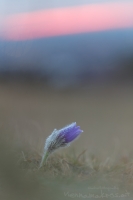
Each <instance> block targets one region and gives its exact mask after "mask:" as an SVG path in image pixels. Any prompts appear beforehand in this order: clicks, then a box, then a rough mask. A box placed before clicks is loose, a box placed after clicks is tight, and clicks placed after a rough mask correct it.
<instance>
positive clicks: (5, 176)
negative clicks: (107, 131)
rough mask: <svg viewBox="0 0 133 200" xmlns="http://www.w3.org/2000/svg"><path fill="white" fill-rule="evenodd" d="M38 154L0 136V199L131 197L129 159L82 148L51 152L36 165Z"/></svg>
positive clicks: (132, 169) (132, 166) (131, 165)
mask: <svg viewBox="0 0 133 200" xmlns="http://www.w3.org/2000/svg"><path fill="white" fill-rule="evenodd" d="M40 160H41V157H40V156H39V155H37V154H36V153H31V152H26V151H21V150H20V149H17V148H16V147H15V146H14V145H13V143H12V144H11V142H10V143H9V141H8V143H7V139H6V140H5V139H3V137H1V138H0V199H2V200H8V199H10V200H18V199H19V200H21V199H25V200H30V199H32V200H34V199H40V200H41V199H50V200H52V199H53V200H54V199H55V200H56V199H57V200H63V199H71V198H74V199H88V198H89V199H95V198H98V199H103V198H105V199H106V198H107V199H112V198H113V199H114V198H119V199H132V197H133V195H132V188H133V161H132V160H131V159H130V160H129V159H128V158H126V157H121V159H120V160H115V161H114V160H112V159H111V158H109V157H108V158H106V160H100V158H99V157H97V156H95V155H90V156H86V151H85V150H84V151H82V152H81V153H80V154H76V153H75V151H71V152H70V153H69V154H66V153H61V152H60V153H56V154H53V155H52V156H51V157H50V158H49V159H48V161H47V163H46V164H45V165H44V166H43V167H42V168H41V169H38V168H39V163H40Z"/></svg>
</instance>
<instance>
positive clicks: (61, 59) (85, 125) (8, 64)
mask: <svg viewBox="0 0 133 200" xmlns="http://www.w3.org/2000/svg"><path fill="white" fill-rule="evenodd" d="M132 11H133V1H132V0H123V1H122V0H119V1H113V0H112V1H111V0H108V1H107V0H106V1H104V0H93V1H91V0H82V1H80V0H76V1H75V0H71V1H70V0H68V1H63V0H51V1H42V0H40V1H39V2H38V1H36V0H32V1H31V0H23V1H16V0H12V1H9V0H5V1H0V128H1V132H3V133H5V134H9V135H15V141H17V145H18V146H19V147H22V148H23V145H24V144H26V146H27V147H30V148H32V150H34V151H37V152H39V153H40V154H41V152H42V148H43V144H44V141H45V139H46V137H47V136H48V135H49V134H50V133H51V132H52V131H53V129H54V128H57V129H59V128H61V127H63V126H65V125H67V124H69V123H71V122H74V121H76V122H77V124H78V125H80V126H81V129H82V130H84V133H83V134H82V136H81V138H80V139H79V140H78V141H76V142H75V143H74V144H73V145H72V146H73V147H74V148H76V150H77V151H81V150H83V149H87V151H88V152H89V153H92V154H93V153H94V154H95V153H96V154H97V155H100V156H103V157H105V158H106V157H107V156H108V155H115V156H119V155H125V156H128V155H130V154H131V155H132V153H133V145H132V134H133V123H132V119H133V12H132ZM73 147H72V148H73Z"/></svg>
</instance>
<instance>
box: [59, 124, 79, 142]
mask: <svg viewBox="0 0 133 200" xmlns="http://www.w3.org/2000/svg"><path fill="white" fill-rule="evenodd" d="M59 132H60V134H59V135H60V136H61V137H63V138H64V142H65V143H70V142H72V141H73V140H74V139H76V138H77V137H78V136H79V135H80V134H81V132H83V131H82V130H81V129H80V126H76V122H74V123H72V124H70V125H68V126H66V127H64V128H63V129H61V130H59Z"/></svg>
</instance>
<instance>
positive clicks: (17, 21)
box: [3, 2, 133, 40]
mask: <svg viewBox="0 0 133 200" xmlns="http://www.w3.org/2000/svg"><path fill="white" fill-rule="evenodd" d="M128 27H129V28H130V27H132V28H133V3H132V2H127V3H124V2H123V3H122V2H121V3H119V2H115V3H103V4H92V5H85V6H77V7H69V8H58V9H49V10H43V11H37V12H32V13H21V14H14V15H11V16H8V17H7V18H5V19H4V26H3V37H4V38H5V39H10V40H25V39H33V38H40V37H50V36H57V35H67V34H75V33H83V32H93V31H102V30H111V29H119V28H128Z"/></svg>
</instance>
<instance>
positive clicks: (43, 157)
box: [39, 152, 49, 168]
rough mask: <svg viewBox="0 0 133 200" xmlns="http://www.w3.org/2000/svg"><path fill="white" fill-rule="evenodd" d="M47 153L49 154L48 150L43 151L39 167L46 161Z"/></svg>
mask: <svg viewBox="0 0 133 200" xmlns="http://www.w3.org/2000/svg"><path fill="white" fill-rule="evenodd" d="M48 155H49V154H48V152H44V154H43V156H42V160H41V163H40V167H39V168H41V167H42V166H43V165H44V163H45V162H46V160H47V158H48Z"/></svg>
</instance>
